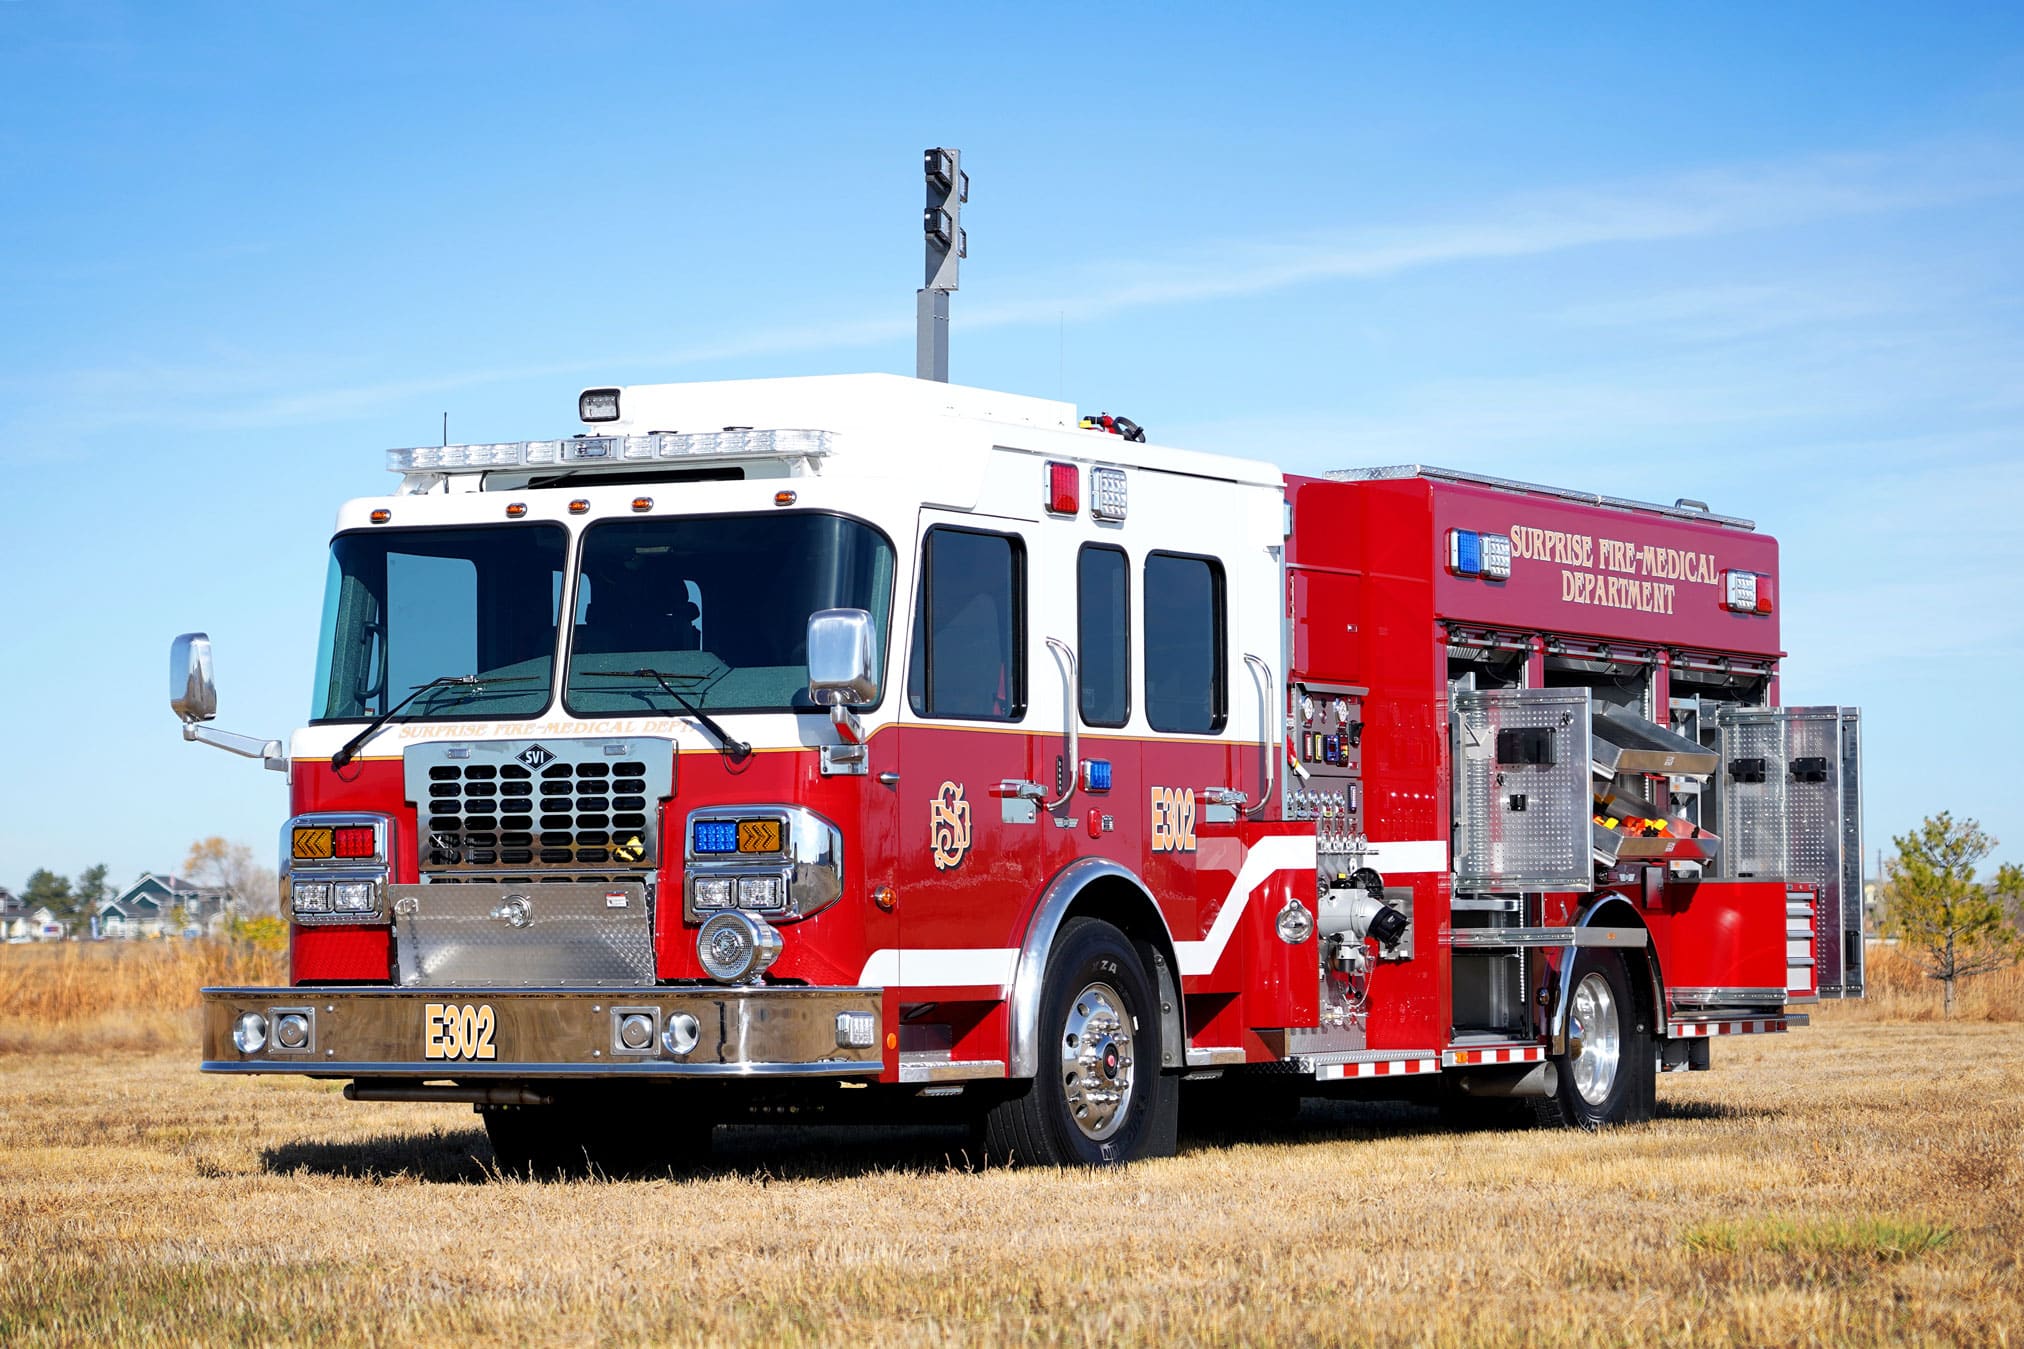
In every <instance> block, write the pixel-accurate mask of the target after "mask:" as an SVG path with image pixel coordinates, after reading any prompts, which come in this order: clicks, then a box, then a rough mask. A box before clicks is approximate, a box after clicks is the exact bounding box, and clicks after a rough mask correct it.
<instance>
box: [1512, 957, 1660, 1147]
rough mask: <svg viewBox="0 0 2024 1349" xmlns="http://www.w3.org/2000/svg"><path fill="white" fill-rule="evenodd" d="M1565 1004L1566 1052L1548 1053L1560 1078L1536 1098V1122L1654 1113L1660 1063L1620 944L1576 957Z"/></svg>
mask: <svg viewBox="0 0 2024 1349" xmlns="http://www.w3.org/2000/svg"><path fill="white" fill-rule="evenodd" d="M1573 973H1574V978H1573V984H1572V987H1573V992H1572V993H1571V995H1570V996H1569V999H1568V1006H1567V1052H1566V1053H1565V1054H1562V1055H1560V1056H1558V1057H1557V1058H1555V1059H1554V1061H1553V1063H1554V1067H1555V1070H1556V1071H1557V1072H1558V1074H1559V1078H1560V1081H1559V1085H1558V1087H1557V1089H1556V1090H1555V1092H1554V1094H1553V1095H1551V1096H1549V1097H1547V1098H1546V1099H1545V1100H1543V1101H1541V1102H1539V1103H1538V1115H1539V1119H1540V1121H1541V1122H1542V1123H1547V1124H1557V1125H1564V1126H1569V1127H1573V1128H1579V1129H1600V1128H1604V1127H1606V1126H1608V1125H1612V1124H1638V1123H1642V1122H1644V1121H1645V1120H1648V1119H1650V1118H1651V1117H1652V1109H1653V1098H1654V1095H1655V1093H1656V1091H1657V1074H1658V1065H1657V1063H1656V1062H1655V1061H1654V1059H1653V1049H1652V1032H1651V1025H1650V1021H1649V1018H1648V1016H1647V1014H1646V1012H1645V1010H1644V1007H1643V1005H1642V1003H1641V1002H1640V1001H1639V999H1638V997H1637V994H1636V993H1635V992H1634V990H1633V988H1632V985H1631V980H1630V969H1629V966H1628V964H1627V963H1626V961H1625V960H1624V957H1623V954H1622V953H1621V952H1619V951H1611V950H1595V949H1586V948H1585V949H1582V950H1579V951H1577V952H1576V953H1575V957H1574V972H1573Z"/></svg>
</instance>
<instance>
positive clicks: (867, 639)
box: [808, 609, 878, 708]
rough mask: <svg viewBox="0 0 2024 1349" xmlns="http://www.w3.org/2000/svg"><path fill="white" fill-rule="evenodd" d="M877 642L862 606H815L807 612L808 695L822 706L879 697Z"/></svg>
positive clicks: (862, 702) (863, 702)
mask: <svg viewBox="0 0 2024 1349" xmlns="http://www.w3.org/2000/svg"><path fill="white" fill-rule="evenodd" d="M876 646H877V643H876V642H874V640H873V632H872V626H871V615H870V614H868V613H866V612H865V611H864V610H862V609H818V610H817V611H816V612H814V613H812V614H810V615H809V616H808V696H809V697H810V698H813V699H814V700H815V702H816V703H817V704H818V705H819V706H822V707H836V708H841V707H852V706H855V707H863V706H866V705H867V704H870V703H875V702H877V701H878V657H877V651H876Z"/></svg>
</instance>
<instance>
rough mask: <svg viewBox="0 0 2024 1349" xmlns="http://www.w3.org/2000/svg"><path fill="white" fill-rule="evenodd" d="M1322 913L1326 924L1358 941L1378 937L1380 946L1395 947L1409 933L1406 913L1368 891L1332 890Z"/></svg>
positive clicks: (1331, 928) (1325, 925)
mask: <svg viewBox="0 0 2024 1349" xmlns="http://www.w3.org/2000/svg"><path fill="white" fill-rule="evenodd" d="M1323 913H1324V915H1325V917H1326V919H1327V920H1328V921H1325V922H1324V924H1323V925H1324V927H1326V928H1328V929H1330V930H1332V931H1335V932H1347V933H1349V934H1350V935H1351V936H1353V937H1355V938H1356V939H1357V940H1358V941H1362V940H1363V939H1364V938H1366V937H1375V938H1377V943H1378V945H1379V946H1392V945H1395V944H1396V943H1397V942H1398V940H1399V938H1401V937H1403V936H1405V935H1406V926H1407V922H1406V916H1405V915H1404V914H1402V913H1400V912H1399V911H1398V910H1397V909H1394V908H1393V907H1391V905H1389V904H1387V903H1385V902H1384V901H1383V900H1382V899H1379V898H1378V897H1377V896H1376V895H1373V894H1371V893H1370V892H1369V891H1368V890H1331V891H1329V893H1328V895H1327V900H1326V902H1325V903H1324V905H1323Z"/></svg>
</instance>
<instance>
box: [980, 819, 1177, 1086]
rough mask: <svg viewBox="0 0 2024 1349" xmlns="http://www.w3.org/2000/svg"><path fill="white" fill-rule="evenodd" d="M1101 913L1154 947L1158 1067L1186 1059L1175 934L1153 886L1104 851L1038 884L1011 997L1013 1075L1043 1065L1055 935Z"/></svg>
mask: <svg viewBox="0 0 2024 1349" xmlns="http://www.w3.org/2000/svg"><path fill="white" fill-rule="evenodd" d="M1079 917H1087V918H1100V919H1102V920H1103V921H1104V922H1106V923H1109V924H1110V925H1111V926H1112V927H1115V928H1116V929H1118V930H1119V931H1120V932H1122V933H1124V935H1125V936H1126V937H1127V938H1129V939H1130V940H1131V941H1133V942H1134V943H1136V944H1137V945H1138V946H1139V947H1140V948H1141V949H1143V950H1146V951H1148V952H1149V953H1150V955H1151V957H1152V959H1151V968H1150V969H1148V970H1147V971H1146V973H1147V974H1149V975H1150V976H1151V977H1152V983H1153V996H1154V997H1155V998H1157V999H1158V1000H1159V1016H1160V1056H1161V1065H1160V1066H1161V1067H1162V1068H1164V1069H1178V1068H1180V1067H1181V1066H1182V1065H1184V1064H1185V1063H1186V1062H1187V1043H1188V1042H1187V1024H1186V1021H1185V1020H1184V1018H1183V1016H1182V1002H1181V985H1180V974H1179V969H1180V967H1179V966H1178V965H1177V964H1176V963H1175V960H1174V939H1173V934H1172V933H1170V932H1168V931H1167V922H1166V919H1165V918H1164V917H1162V916H1161V915H1160V908H1159V905H1157V904H1155V903H1154V902H1153V897H1152V893H1151V891H1149V890H1147V889H1146V886H1145V882H1143V881H1141V880H1140V879H1139V878H1138V877H1137V876H1136V875H1134V874H1133V873H1132V872H1131V871H1130V870H1129V869H1127V868H1125V867H1122V866H1120V865H1118V864H1117V863H1116V862H1112V861H1109V860H1107V859H1105V858H1101V857H1083V858H1078V859H1077V860H1075V861H1073V862H1070V863H1069V864H1068V865H1067V866H1065V867H1063V868H1062V869H1061V870H1060V871H1059V872H1057V873H1056V874H1055V877H1054V879H1053V880H1051V881H1049V882H1048V883H1047V888H1046V889H1045V890H1044V891H1042V892H1041V895H1040V902H1039V903H1038V904H1036V905H1035V906H1034V908H1033V917H1032V918H1031V919H1029V920H1028V922H1027V924H1026V937H1025V940H1024V941H1022V942H1021V943H1020V946H1019V961H1018V964H1017V966H1016V968H1015V969H1014V971H1013V975H1012V991H1011V994H1010V996H1009V997H1008V998H1007V999H1006V1001H1007V1003H1008V1007H1007V1012H1008V1022H1009V1029H1010V1037H1009V1038H1010V1041H1011V1044H1010V1062H1008V1063H1007V1065H1006V1075H1007V1076H1008V1077H1015V1078H1026V1077H1032V1076H1033V1075H1034V1074H1035V1073H1037V1072H1039V1071H1040V1003H1041V998H1042V995H1043V993H1044V991H1045V987H1046V982H1047V958H1048V956H1049V955H1050V954H1051V953H1052V952H1053V949H1054V938H1055V935H1056V934H1057V933H1059V932H1060V931H1061V925H1062V924H1063V923H1065V922H1067V921H1068V920H1069V919H1070V918H1079Z"/></svg>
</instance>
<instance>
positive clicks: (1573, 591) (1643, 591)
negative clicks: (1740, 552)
mask: <svg viewBox="0 0 2024 1349" xmlns="http://www.w3.org/2000/svg"><path fill="white" fill-rule="evenodd" d="M1511 557H1512V559H1513V564H1514V566H1515V565H1516V563H1517V562H1518V561H1521V560H1522V561H1528V562H1544V563H1549V564H1553V565H1557V566H1558V567H1559V568H1560V598H1561V600H1562V601H1563V602H1565V603H1568V604H1593V605H1599V606H1601V607H1603V608H1606V609H1632V610H1635V611H1637V612H1639V613H1645V614H1670V613H1672V612H1673V611H1674V605H1675V604H1676V602H1677V600H1678V596H1679V585H1678V584H1677V583H1678V582H1682V581H1685V582H1690V583H1692V584H1695V585H1708V586H1713V585H1718V584H1720V583H1721V579H1722V572H1721V568H1720V567H1719V566H1717V565H1716V562H1715V555H1714V554H1713V553H1703V552H1697V551H1692V550H1689V549H1684V548H1664V547H1660V546H1659V545H1656V544H1650V543H1638V542H1636V541H1634V540H1628V539H1611V538H1604V537H1603V536H1601V535H1597V534H1574V533H1569V532H1567V531H1565V530H1558V529H1540V528H1537V527H1535V526H1532V525H1514V526H1512V529H1511Z"/></svg>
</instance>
